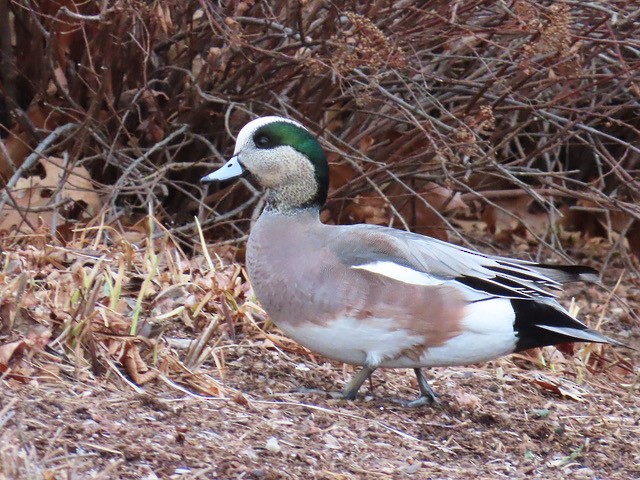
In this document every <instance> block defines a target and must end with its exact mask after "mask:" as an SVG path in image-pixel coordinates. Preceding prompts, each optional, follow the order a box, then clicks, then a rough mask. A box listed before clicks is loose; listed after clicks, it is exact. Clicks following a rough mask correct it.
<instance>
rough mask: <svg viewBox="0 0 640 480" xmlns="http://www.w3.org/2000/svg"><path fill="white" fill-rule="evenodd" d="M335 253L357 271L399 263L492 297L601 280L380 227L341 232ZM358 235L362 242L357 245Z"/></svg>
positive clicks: (589, 272)
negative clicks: (379, 264) (355, 267)
mask: <svg viewBox="0 0 640 480" xmlns="http://www.w3.org/2000/svg"><path fill="white" fill-rule="evenodd" d="M336 228H337V231H336V235H335V236H334V237H333V240H332V250H334V252H335V253H336V255H337V256H338V257H339V258H340V259H341V260H342V261H343V262H344V263H345V264H349V265H352V266H363V265H372V264H374V263H376V262H393V263H394V264H397V265H400V266H402V267H407V268H410V269H412V270H414V271H417V272H422V273H424V274H426V275H429V276H431V277H434V278H438V279H442V280H445V281H450V280H455V281H457V282H459V283H461V284H463V285H466V286H467V287H470V288H472V289H474V290H476V291H479V292H483V293H486V294H487V295H489V296H496V297H506V298H554V297H555V295H554V294H553V293H550V292H549V291H548V289H551V290H561V289H562V288H561V285H562V284H563V283H567V282H573V281H591V282H597V281H598V280H599V275H598V272H597V271H596V270H594V269H592V268H590V267H585V266H580V265H559V266H556V265H548V264H540V263H534V262H529V261H525V260H517V259H509V258H505V257H498V256H491V255H485V254H482V253H479V252H475V251H473V250H470V249H467V248H464V247H460V246H458V245H454V244H451V243H447V242H443V241H441V240H437V239H435V238H431V237H425V236H423V235H418V234H415V233H411V232H406V231H403V230H398V229H394V228H388V227H382V226H378V225H347V226H340V227H336ZM354 235H356V236H357V237H359V238H358V241H354V240H353V238H354Z"/></svg>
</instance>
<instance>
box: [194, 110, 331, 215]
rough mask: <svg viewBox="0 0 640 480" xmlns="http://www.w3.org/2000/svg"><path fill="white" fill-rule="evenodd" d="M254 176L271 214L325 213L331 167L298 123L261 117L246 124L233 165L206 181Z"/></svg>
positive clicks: (226, 164)
mask: <svg viewBox="0 0 640 480" xmlns="http://www.w3.org/2000/svg"><path fill="white" fill-rule="evenodd" d="M245 173H249V174H250V175H251V176H252V177H254V178H255V179H256V181H257V182H258V183H259V184H260V185H261V186H263V187H265V188H268V189H269V191H270V192H269V197H268V204H269V207H270V208H275V209H279V210H288V209H296V208H309V207H317V208H319V207H321V206H322V205H323V204H324V202H325V200H326V199H327V190H328V189H329V166H328V164H327V159H326V157H325V155H324V152H323V150H322V147H321V146H320V144H319V143H318V141H317V140H316V139H315V137H314V136H313V134H312V133H311V132H310V131H309V130H307V129H306V128H305V127H303V126H302V125H301V124H299V123H298V122H296V121H294V120H289V119H287V118H282V117H262V118H257V119H256V120H253V121H251V122H249V123H247V124H246V125H245V126H244V127H243V128H242V130H240V133H239V134H238V139H237V140H236V148H235V150H234V152H233V156H232V157H231V159H230V160H229V161H228V162H227V163H225V164H224V165H223V166H222V167H220V168H219V169H218V170H216V171H215V172H213V173H210V174H209V175H207V176H206V177H203V178H202V180H201V181H202V182H204V183H211V182H216V181H221V180H228V179H230V178H235V177H240V176H242V175H244V174H245Z"/></svg>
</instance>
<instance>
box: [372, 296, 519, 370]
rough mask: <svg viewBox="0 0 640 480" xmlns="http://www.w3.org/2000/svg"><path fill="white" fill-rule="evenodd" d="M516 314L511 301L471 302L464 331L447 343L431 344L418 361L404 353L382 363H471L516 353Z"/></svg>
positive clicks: (451, 364) (408, 365) (463, 321)
mask: <svg viewBox="0 0 640 480" xmlns="http://www.w3.org/2000/svg"><path fill="white" fill-rule="evenodd" d="M514 320H515V314H514V313H513V308H512V307H511V301H510V300H509V299H506V298H496V299H491V300H485V301H483V302H476V303H471V304H469V305H468V306H467V311H466V315H465V317H464V319H463V320H462V326H463V331H462V333H461V334H460V335H458V336H457V337H454V338H452V339H451V340H449V341H447V342H446V343H445V344H444V345H440V346H438V347H431V348H428V349H427V350H426V351H425V353H424V354H423V355H422V357H421V358H420V361H419V362H418V363H419V364H418V365H416V361H415V360H413V359H411V358H407V357H401V358H398V359H396V360H393V361H389V362H383V363H382V365H381V366H386V367H396V368H404V367H406V368H415V367H437V366H453V365H469V364H471V363H479V362H486V361H487V360H493V359H494V358H498V357H501V356H503V355H506V354H508V353H512V352H513V349H514V348H515V346H516V342H517V337H516V334H515V332H514V330H513V322H514Z"/></svg>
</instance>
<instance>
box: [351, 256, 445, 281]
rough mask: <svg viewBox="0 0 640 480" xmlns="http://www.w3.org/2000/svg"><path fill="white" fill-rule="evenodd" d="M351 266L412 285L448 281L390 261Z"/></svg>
mask: <svg viewBox="0 0 640 480" xmlns="http://www.w3.org/2000/svg"><path fill="white" fill-rule="evenodd" d="M351 268H354V269H357V270H366V271H368V272H372V273H377V274H378V275H383V276H385V277H389V278H393V279H394V280H398V281H400V282H404V283H410V284H412V285H443V284H444V283H446V280H442V279H440V278H436V277H434V276H432V275H429V274H428V273H425V272H421V271H419V270H414V269H413V268H409V267H405V266H404V265H398V264H397V263H393V262H388V261H382V262H373V263H366V264H364V265H354V266H352V267H351Z"/></svg>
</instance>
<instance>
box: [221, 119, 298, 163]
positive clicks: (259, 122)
mask: <svg viewBox="0 0 640 480" xmlns="http://www.w3.org/2000/svg"><path fill="white" fill-rule="evenodd" d="M274 122H287V123H291V124H293V125H296V126H298V127H300V128H304V129H305V130H307V129H306V128H305V127H304V126H303V125H302V124H300V123H298V122H296V121H295V120H291V119H290V118H284V117H276V116H269V117H260V118H256V119H255V120H251V121H250V122H249V123H247V124H246V125H245V126H244V127H242V130H240V133H238V139H237V140H236V148H235V150H234V151H233V154H234V155H235V154H236V153H238V152H239V151H240V150H242V148H243V147H244V146H245V145H246V144H247V142H248V141H249V140H250V139H251V137H253V134H254V133H255V131H256V130H258V129H259V128H260V127H263V126H265V125H268V124H270V123H274Z"/></svg>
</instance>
